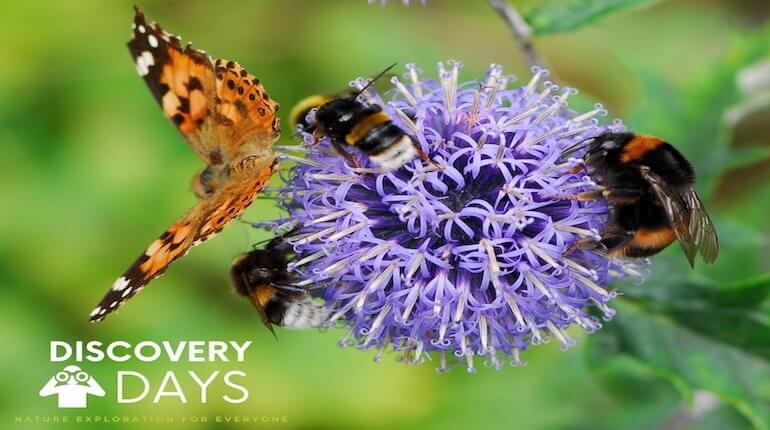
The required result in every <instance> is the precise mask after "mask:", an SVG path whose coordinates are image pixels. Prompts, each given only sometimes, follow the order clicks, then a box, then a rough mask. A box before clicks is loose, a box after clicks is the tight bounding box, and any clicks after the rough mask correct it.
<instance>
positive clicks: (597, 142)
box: [586, 132, 634, 157]
mask: <svg viewBox="0 0 770 430" xmlns="http://www.w3.org/2000/svg"><path fill="white" fill-rule="evenodd" d="M633 138H634V134H633V133H628V132H619V133H604V134H600V135H599V136H596V137H595V138H594V139H593V141H592V142H591V143H590V145H589V146H588V151H586V157H589V156H591V155H595V154H601V155H602V156H605V157H612V156H615V155H617V154H620V152H621V151H622V150H623V147H624V146H625V144H626V143H628V141H629V140H631V139H633Z"/></svg>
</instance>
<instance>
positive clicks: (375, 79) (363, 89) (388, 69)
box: [354, 63, 398, 98]
mask: <svg viewBox="0 0 770 430" xmlns="http://www.w3.org/2000/svg"><path fill="white" fill-rule="evenodd" d="M396 64H398V63H393V64H391V65H390V66H388V67H386V68H385V70H383V71H381V72H380V73H378V74H377V76H375V77H374V78H373V79H372V80H371V81H369V83H367V84H366V85H364V87H363V88H361V89H360V90H358V92H357V93H356V95H355V97H354V98H357V97H358V96H360V95H361V94H363V93H364V91H366V90H367V89H368V88H369V87H371V86H372V85H374V83H375V82H377V80H378V79H380V78H381V77H383V76H384V75H385V74H386V73H388V72H389V71H390V69H392V68H394V67H396Z"/></svg>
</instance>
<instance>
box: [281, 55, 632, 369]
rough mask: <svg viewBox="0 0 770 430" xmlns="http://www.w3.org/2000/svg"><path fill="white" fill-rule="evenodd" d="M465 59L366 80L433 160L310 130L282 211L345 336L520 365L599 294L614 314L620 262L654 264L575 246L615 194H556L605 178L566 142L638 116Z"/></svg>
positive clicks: (406, 350)
mask: <svg viewBox="0 0 770 430" xmlns="http://www.w3.org/2000/svg"><path fill="white" fill-rule="evenodd" d="M460 69H461V64H460V63H458V62H453V61H450V62H448V64H447V65H446V66H445V65H444V64H441V63H440V64H439V80H438V81H434V80H430V79H423V78H421V76H420V71H419V70H418V69H417V68H416V67H414V66H413V65H408V66H407V72H406V74H405V81H404V82H402V81H401V80H399V79H398V78H395V77H394V78H393V79H392V80H391V82H392V84H393V87H394V89H393V90H392V97H391V98H390V101H389V102H387V103H386V102H384V101H383V99H382V98H381V97H380V96H379V95H378V94H376V93H375V92H374V91H373V90H371V89H367V90H366V91H365V92H364V93H363V94H362V95H361V96H360V97H362V98H363V99H364V100H368V102H370V103H379V104H380V105H382V106H383V107H384V109H385V111H386V112H387V113H388V114H389V115H390V116H391V117H392V118H393V119H394V121H396V123H397V124H398V125H400V126H401V127H402V128H403V130H405V131H406V132H407V133H408V134H409V135H410V136H412V137H413V138H414V140H415V141H416V142H417V143H418V144H419V145H420V147H421V148H422V150H423V151H424V152H425V153H426V154H427V155H428V156H429V158H430V159H431V160H432V162H433V164H431V163H427V162H425V161H423V160H421V159H420V158H415V159H414V160H411V161H410V162H408V163H407V164H406V165H405V166H403V167H402V168H400V169H398V170H395V171H391V172H387V173H384V172H382V171H381V170H379V169H378V168H377V166H375V165H372V164H371V163H370V162H369V161H368V159H367V158H366V157H365V156H363V155H360V154H359V153H358V152H354V150H353V149H351V153H352V154H353V156H354V157H357V159H358V160H359V162H360V164H361V167H358V168H356V167H353V166H350V165H348V163H347V162H346V160H345V159H344V158H343V157H341V156H339V155H338V154H337V153H336V152H335V151H334V150H333V149H332V147H331V145H330V143H329V142H328V141H327V140H326V139H325V138H324V139H322V140H321V142H320V143H318V144H316V145H310V144H311V143H312V140H313V138H312V136H311V135H309V134H307V133H305V134H304V138H305V142H306V144H307V145H306V146H304V147H288V148H284V149H292V150H295V151H296V150H301V151H303V152H305V157H297V156H287V157H288V158H290V159H292V160H294V161H296V162H297V164H296V165H295V167H293V168H292V169H291V170H290V171H289V175H288V178H287V183H286V185H285V187H284V188H282V190H281V200H280V201H281V205H282V207H283V208H284V209H285V210H286V211H288V218H287V219H286V220H283V221H278V222H276V223H275V224H274V226H275V227H276V229H277V230H285V228H287V226H288V225H291V224H296V223H299V224H301V225H302V227H301V229H300V230H299V231H297V232H295V233H293V235H292V237H291V238H290V240H289V243H291V244H292V245H293V246H294V249H295V251H296V259H295V260H294V262H293V263H292V264H291V265H290V268H291V270H293V271H294V272H296V273H297V275H298V279H299V280H300V281H299V284H298V285H300V286H307V287H309V286H316V287H317V286H323V289H322V290H320V291H321V293H320V294H321V295H322V296H323V298H324V299H325V300H326V305H327V306H328V307H329V312H330V314H331V315H332V316H331V321H332V322H335V321H336V322H337V323H338V324H340V323H343V324H344V325H345V326H347V327H348V328H349V332H348V334H347V335H346V336H345V337H344V339H343V340H342V341H341V345H348V344H353V345H355V346H357V347H359V348H361V349H370V348H373V349H375V350H376V351H377V352H376V356H375V357H376V359H377V360H379V359H380V357H381V356H382V353H383V351H384V350H385V349H386V348H387V347H388V346H390V347H391V348H392V349H393V350H395V351H401V353H402V355H401V357H403V359H404V360H405V361H408V362H421V361H423V360H424V359H425V358H432V359H437V360H438V368H439V370H446V369H448V368H449V366H450V365H451V364H454V363H458V362H462V363H464V364H465V366H466V367H467V369H468V370H469V371H474V370H475V366H476V365H475V363H474V360H475V359H474V357H476V356H481V357H483V358H482V360H483V361H484V362H485V363H486V364H488V365H490V366H494V367H495V368H498V369H499V368H500V367H501V366H502V365H503V363H504V362H505V361H506V360H508V361H509V362H510V363H511V364H512V365H518V364H521V360H520V355H519V354H520V352H521V351H522V350H525V349H526V348H527V347H528V346H529V345H536V344H539V343H543V342H546V341H548V339H550V338H555V339H557V340H558V342H560V343H561V345H562V346H563V348H568V347H570V346H571V345H573V343H574V342H573V340H572V339H571V338H570V336H568V334H567V332H566V329H567V328H568V327H569V326H571V325H573V324H576V325H578V326H580V327H582V328H583V329H584V330H585V331H587V332H592V331H594V330H596V329H597V328H599V327H600V325H601V324H600V322H599V319H597V318H596V317H594V316H593V315H592V314H591V313H590V312H589V310H590V308H595V309H597V310H598V313H600V314H603V316H604V317H605V318H609V317H611V316H612V314H613V311H612V310H611V309H610V308H609V307H608V306H607V302H608V301H609V300H610V299H612V298H613V296H614V294H615V293H614V292H613V291H611V290H609V289H608V288H607V286H608V284H609V282H610V280H611V278H612V277H617V276H622V275H624V274H631V275H633V276H639V271H638V269H637V268H636V266H635V265H634V264H632V263H630V262H628V261H620V260H613V259H608V258H607V257H606V256H604V255H601V254H600V253H596V252H591V251H583V250H578V251H574V252H572V253H570V254H569V255H566V256H564V255H562V254H563V253H564V251H565V249H566V248H567V246H569V244H570V243H572V242H573V241H575V240H577V239H580V238H583V237H597V236H598V234H599V233H600V232H601V231H602V229H603V227H604V225H605V222H606V220H607V205H606V202H604V201H593V202H579V201H574V200H559V199H554V196H564V195H570V194H575V193H578V192H581V191H586V190H589V189H591V188H592V187H594V186H595V183H594V182H593V181H592V180H591V178H589V177H587V176H586V173H585V171H581V172H577V171H576V169H573V167H575V166H576V165H577V163H576V160H575V159H571V160H569V161H567V162H560V161H559V158H560V152H561V151H562V150H563V149H564V148H566V147H568V146H570V145H572V144H573V143H576V142H578V141H580V140H583V139H586V138H587V137H590V136H595V135H597V134H599V133H601V132H603V131H606V130H607V129H608V128H620V127H622V126H621V125H620V124H619V123H616V124H614V125H613V126H611V127H608V126H600V125H599V121H598V120H597V118H596V117H600V116H605V115H606V111H605V110H604V109H603V108H602V107H601V106H600V105H596V106H595V108H594V109H593V110H591V111H590V112H586V113H582V114H581V113H577V112H574V111H572V110H570V109H569V108H568V107H567V98H568V97H569V96H571V95H573V94H574V93H575V92H576V91H575V90H573V89H570V88H564V89H560V88H559V87H558V86H557V85H555V84H553V83H551V82H547V81H546V82H544V83H541V81H542V80H543V79H544V78H546V77H547V76H548V73H547V71H545V70H541V69H534V70H533V73H534V76H533V77H532V79H531V80H530V81H529V82H528V83H527V84H526V85H524V86H521V87H516V88H512V89H507V84H508V83H509V82H510V81H511V80H512V78H511V77H509V76H504V75H503V74H502V68H501V67H500V66H497V65H492V66H490V68H489V70H488V71H487V73H486V77H485V78H484V79H483V80H482V81H471V82H465V83H462V84H458V79H459V72H460ZM366 82H367V81H366V80H363V79H358V80H356V81H354V82H353V83H351V85H353V86H355V87H357V88H362V87H363V86H364V85H365V84H366ZM313 115H314V113H313V112H311V113H310V114H309V116H308V120H311V121H312V116H313ZM577 156H579V154H578V155H577ZM317 291H318V290H317Z"/></svg>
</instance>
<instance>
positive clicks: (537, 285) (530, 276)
mask: <svg viewBox="0 0 770 430" xmlns="http://www.w3.org/2000/svg"><path fill="white" fill-rule="evenodd" d="M524 276H526V278H527V279H528V280H529V282H532V283H533V284H534V285H535V288H537V289H538V290H539V291H540V292H541V293H543V295H544V296H545V297H547V298H548V299H550V300H553V293H552V292H551V291H550V290H549V289H548V288H546V286H545V284H543V281H541V280H540V278H538V277H537V275H535V274H534V273H532V272H527V273H525V274H524Z"/></svg>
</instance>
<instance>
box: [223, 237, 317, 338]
mask: <svg viewBox="0 0 770 430" xmlns="http://www.w3.org/2000/svg"><path fill="white" fill-rule="evenodd" d="M289 248H290V247H289V245H288V244H287V243H286V242H285V238H284V236H278V237H276V238H275V239H273V240H271V241H270V242H269V243H268V244H267V246H265V249H255V250H253V251H251V252H248V253H245V254H243V255H241V256H240V257H238V258H237V259H236V260H235V261H234V262H233V265H232V268H231V269H230V278H231V279H232V282H233V286H234V287H235V291H236V292H237V293H238V294H240V295H241V296H244V297H246V298H248V299H249V301H250V302H251V303H252V304H253V305H254V307H256V308H257V312H258V313H259V316H260V318H261V320H262V323H263V324H264V325H265V327H267V328H268V329H269V330H270V331H271V332H273V334H275V332H274V331H273V324H275V325H277V326H281V327H286V328H290V329H306V328H312V327H320V326H321V325H322V324H323V323H324V322H325V321H326V319H327V317H328V312H327V311H326V309H325V307H324V306H323V305H322V304H319V303H316V302H315V301H314V299H313V297H312V295H311V294H310V292H309V291H308V290H307V289H305V288H300V287H296V286H294V285H293V282H294V281H295V279H294V276H293V275H292V274H291V273H290V272H289V270H288V262H289V254H290V250H289Z"/></svg>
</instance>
